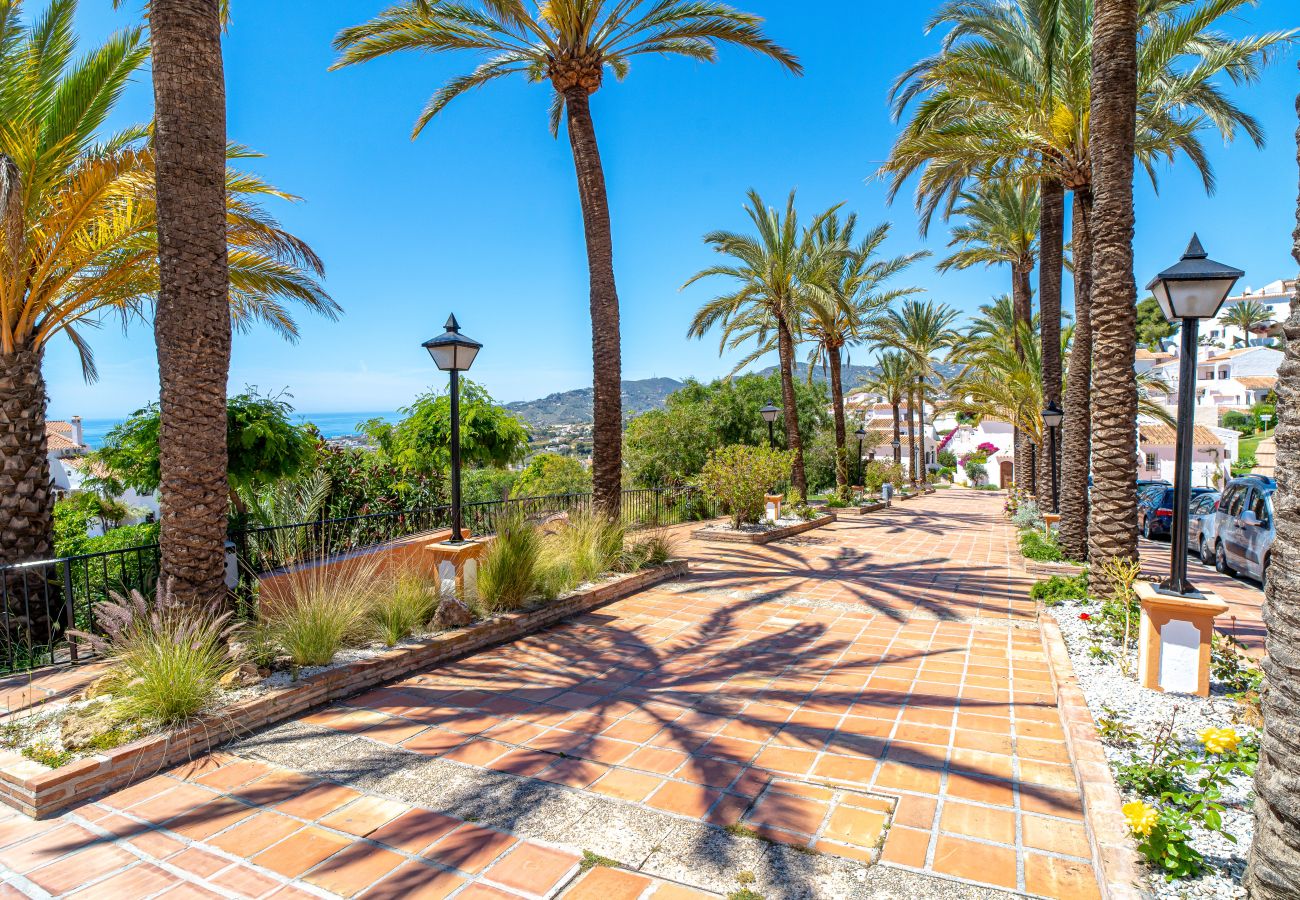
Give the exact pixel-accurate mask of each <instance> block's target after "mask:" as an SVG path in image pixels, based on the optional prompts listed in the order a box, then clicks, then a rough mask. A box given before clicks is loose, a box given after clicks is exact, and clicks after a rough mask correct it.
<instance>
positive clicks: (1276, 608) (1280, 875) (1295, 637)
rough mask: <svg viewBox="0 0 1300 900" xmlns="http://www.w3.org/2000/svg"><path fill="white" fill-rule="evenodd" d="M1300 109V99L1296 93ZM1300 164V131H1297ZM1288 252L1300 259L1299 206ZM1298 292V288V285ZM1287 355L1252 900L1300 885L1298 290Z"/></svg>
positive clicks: (1281, 376)
mask: <svg viewBox="0 0 1300 900" xmlns="http://www.w3.org/2000/svg"><path fill="white" fill-rule="evenodd" d="M1296 113H1297V114H1300V97H1297V98H1296ZM1296 161H1297V162H1298V163H1300V130H1298V131H1297V132H1296ZM1292 255H1293V256H1294V257H1295V261H1296V262H1297V263H1300V206H1297V209H1296V230H1295V233H1294V244H1293V249H1292ZM1297 293H1300V286H1298V287H1297ZM1284 330H1285V333H1286V358H1285V360H1283V362H1282V366H1281V368H1280V369H1279V370H1278V386H1277V393H1278V398H1279V400H1280V405H1279V407H1278V422H1277V424H1278V427H1277V432H1276V436H1277V449H1278V453H1277V463H1278V490H1277V495H1276V496H1275V497H1274V499H1273V503H1274V505H1275V508H1276V509H1277V510H1278V511H1279V515H1278V517H1277V536H1276V538H1275V539H1274V541H1273V557H1272V563H1271V565H1270V566H1269V569H1268V591H1267V597H1266V599H1265V601H1264V627H1265V635H1264V647H1265V650H1266V651H1267V653H1266V655H1265V656H1264V674H1265V677H1266V678H1267V681H1268V690H1267V691H1266V692H1265V693H1264V698H1263V712H1264V740H1263V745H1262V746H1261V748H1260V753H1259V767H1258V768H1257V769H1256V770H1255V794H1256V798H1255V839H1254V842H1253V843H1252V844H1251V846H1250V862H1249V865H1248V866H1247V869H1246V890H1247V891H1249V893H1250V896H1251V897H1253V898H1255V900H1283V898H1289V897H1294V896H1295V895H1296V889H1297V885H1300V605H1298V604H1297V603H1296V597H1298V596H1300V517H1298V516H1297V515H1296V509H1297V499H1298V498H1297V493H1296V492H1297V486H1298V485H1300V422H1297V421H1296V419H1295V416H1294V413H1293V411H1294V410H1295V408H1296V403H1297V401H1298V400H1300V393H1298V392H1300V296H1297V298H1296V299H1295V300H1292V302H1291V316H1290V318H1289V319H1287V321H1286V325H1285V329H1284Z"/></svg>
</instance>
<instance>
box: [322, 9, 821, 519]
mask: <svg viewBox="0 0 1300 900" xmlns="http://www.w3.org/2000/svg"><path fill="white" fill-rule="evenodd" d="M530 6H531V4H528V3H526V2H525V0H480V2H478V3H431V2H429V0H406V2H401V3H398V4H397V5H395V6H392V7H390V8H388V9H387V10H385V11H384V12H382V13H380V14H379V15H378V16H376V17H375V18H374V19H372V20H371V21H370V22H367V23H366V24H364V25H357V26H355V27H352V28H347V29H344V30H343V31H342V32H341V33H340V34H339V35H338V37H337V38H336V39H335V42H334V43H335V47H336V48H337V49H338V50H339V51H340V52H341V54H342V55H341V57H340V58H339V61H338V62H337V63H336V64H335V68H338V67H341V66H348V65H353V64H355V63H361V62H366V61H368V60H372V59H375V58H377V57H380V56H386V55H388V54H390V53H396V52H399V51H404V50H420V51H424V52H431V53H440V52H448V51H455V50H469V51H473V52H476V53H479V54H482V55H484V56H485V57H486V58H485V59H484V60H483V61H482V62H481V63H480V64H479V66H478V67H477V68H475V69H474V70H473V71H472V72H469V73H468V74H465V75H460V76H458V77H456V78H453V79H451V80H450V81H448V82H447V83H446V84H444V85H443V86H442V87H441V88H440V89H439V90H438V91H437V92H436V93H434V95H433V96H432V97H431V98H430V99H429V102H428V104H427V105H426V106H425V107H424V111H423V112H422V113H421V114H420V117H419V118H418V119H417V120H416V125H415V135H418V134H419V133H420V131H421V130H422V129H423V128H424V127H425V125H427V124H428V123H429V121H430V120H431V119H432V118H433V117H434V116H436V115H437V114H438V113H439V112H441V111H442V110H443V109H444V108H446V106H447V104H448V103H450V102H451V101H452V100H454V99H456V98H457V97H459V96H460V95H461V94H464V93H466V92H467V91H470V90H473V89H474V88H477V87H482V86H483V85H485V84H487V83H488V82H490V81H493V80H495V79H497V78H504V77H506V76H516V75H517V76H521V77H523V78H525V79H527V80H528V81H530V82H543V81H549V82H550V84H551V87H552V90H553V93H552V95H551V130H552V133H558V130H559V124H560V120H561V119H563V120H564V121H565V123H566V126H567V128H568V133H569V144H570V148H571V150H572V153H573V164H574V168H575V169H576V171H577V176H578V195H579V199H580V201H581V204H582V219H583V226H584V231H585V235H586V242H587V265H588V269H589V273H590V281H591V295H590V304H591V337H592V367H593V376H592V378H593V388H594V398H593V399H594V421H595V431H594V436H593V443H594V448H593V459H592V485H593V491H594V499H595V502H596V504H597V505H598V506H599V507H601V508H602V509H603V510H604V511H605V512H606V513H607V514H608V515H611V516H615V517H617V515H618V511H619V504H620V501H621V499H622V478H623V471H622V470H623V463H622V447H623V414H622V389H623V388H622V374H621V371H622V349H621V340H620V336H619V310H618V291H617V288H616V286H615V281H614V249H613V237H612V234H611V229H610V214H609V199H608V197H607V195H606V192H605V174H604V170H603V168H602V166H601V159H600V148H599V146H598V145H597V143H596V129H595V125H594V123H593V121H592V116H591V105H590V104H591V101H590V98H591V95H592V94H594V93H596V91H598V90H599V89H600V87H601V84H602V82H603V79H604V75H605V70H606V68H608V69H609V71H611V72H612V73H613V74H614V77H615V78H618V79H620V80H621V79H622V78H624V77H625V76H626V75H627V73H628V70H629V67H630V65H631V60H632V58H633V57H635V56H638V55H646V54H653V55H656V56H665V55H676V56H684V57H686V58H688V59H693V60H698V61H704V62H713V61H714V60H715V59H716V58H717V48H718V46H719V45H721V44H731V45H735V46H739V47H744V48H747V49H749V50H753V51H755V52H757V53H759V54H762V55H764V56H767V57H770V58H772V59H774V60H776V61H777V62H778V63H780V64H781V65H783V66H785V67H786V69H788V70H789V71H791V72H794V73H796V74H798V73H800V72H801V71H802V68H801V66H800V65H799V61H798V60H797V59H796V58H795V57H794V55H793V54H791V53H790V52H789V51H788V50H785V49H784V48H782V47H780V46H779V45H777V44H775V43H773V42H772V41H771V40H769V39H768V38H767V37H766V36H765V35H764V34H763V30H762V28H761V24H762V19H760V18H759V17H758V16H754V15H750V14H748V13H743V12H739V11H737V10H733V9H731V8H730V7H727V6H723V5H722V4H719V3H699V2H694V0H617V2H616V0H549V2H546V3H539V4H537V5H536V7H535V8H534V9H530Z"/></svg>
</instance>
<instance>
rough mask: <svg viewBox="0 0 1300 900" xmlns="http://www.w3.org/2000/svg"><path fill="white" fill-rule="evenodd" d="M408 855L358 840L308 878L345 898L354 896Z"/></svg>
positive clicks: (315, 869)
mask: <svg viewBox="0 0 1300 900" xmlns="http://www.w3.org/2000/svg"><path fill="white" fill-rule="evenodd" d="M405 861H406V860H405V857H403V856H401V855H399V854H397V853H393V852H391V851H389V850H380V849H379V848H378V847H372V846H371V845H370V844H366V843H362V842H357V843H355V844H353V845H352V846H350V847H345V848H344V849H343V850H340V851H339V852H338V853H335V854H334V855H333V856H331V857H330V858H329V859H327V860H325V861H324V862H323V863H321V864H320V865H318V866H316V867H315V868H314V869H312V870H311V871H310V872H308V873H307V874H306V875H304V876H302V877H303V879H304V880H306V881H308V882H310V883H312V884H314V885H316V886H317V887H322V888H325V890H327V891H330V892H332V893H335V894H339V895H340V896H343V897H352V896H355V895H356V894H359V893H361V891H362V890H364V889H365V888H367V887H369V886H370V885H372V884H374V883H375V882H376V881H378V880H379V879H380V878H382V877H384V876H385V875H387V874H388V873H389V872H391V871H393V870H394V869H396V868H397V867H398V866H399V865H401V864H402V863H403V862H405Z"/></svg>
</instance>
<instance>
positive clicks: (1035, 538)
mask: <svg viewBox="0 0 1300 900" xmlns="http://www.w3.org/2000/svg"><path fill="white" fill-rule="evenodd" d="M1020 553H1021V555H1023V556H1024V557H1025V558H1026V559H1033V560H1037V561H1038V562H1061V561H1062V560H1064V559H1065V555H1064V554H1062V553H1061V548H1060V547H1059V546H1058V545H1057V543H1056V535H1055V534H1054V533H1053V532H1050V531H1039V530H1038V529H1037V528H1026V529H1025V530H1024V531H1022V532H1020Z"/></svg>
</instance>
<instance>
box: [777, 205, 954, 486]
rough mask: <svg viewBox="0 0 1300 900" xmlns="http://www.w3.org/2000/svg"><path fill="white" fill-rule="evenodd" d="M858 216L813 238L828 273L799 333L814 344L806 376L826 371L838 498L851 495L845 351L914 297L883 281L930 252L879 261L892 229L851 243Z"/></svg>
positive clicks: (835, 221)
mask: <svg viewBox="0 0 1300 900" xmlns="http://www.w3.org/2000/svg"><path fill="white" fill-rule="evenodd" d="M856 226H857V217H856V216H852V215H850V216H849V217H848V218H847V220H845V221H844V222H841V221H840V219H839V217H838V216H836V215H831V216H829V217H827V219H826V220H825V221H824V222H823V223H822V227H821V229H820V230H819V231H818V233H817V236H816V239H817V241H818V243H819V244H820V245H822V246H823V247H824V248H825V250H824V252H823V254H822V255H823V256H824V257H825V259H826V262H827V265H828V270H827V271H826V272H823V273H821V274H820V275H819V276H817V278H816V279H815V280H814V282H813V284H812V285H811V286H812V288H813V289H812V290H811V291H810V293H809V296H808V302H807V303H806V304H805V305H804V307H803V310H802V315H801V319H802V322H801V329H800V330H801V333H802V335H803V337H804V339H806V340H808V341H810V342H812V345H813V346H812V349H811V350H810V351H809V354H808V377H809V378H812V373H813V370H814V367H815V366H817V365H822V366H823V367H825V368H826V369H827V370H828V373H829V381H830V387H831V406H832V409H833V413H834V419H835V481H836V485H837V487H838V489H839V493H840V496H841V498H842V499H845V500H847V499H848V495H849V457H848V447H847V440H848V429H847V425H846V417H845V413H844V380H843V377H842V367H843V363H844V359H843V356H844V353H845V351H846V350H847V349H848V348H849V347H850V346H852V345H853V344H856V343H859V342H860V341H861V339H862V336H863V334H864V332H865V331H866V330H867V329H868V328H869V323H870V322H871V320H872V319H873V318H874V317H875V316H877V315H878V314H879V313H880V312H881V311H883V310H885V309H886V308H888V306H889V304H890V303H892V302H893V301H894V300H897V299H899V298H901V297H905V296H907V295H909V294H914V293H916V292H917V291H919V290H920V288H916V287H904V288H893V289H887V290H886V289H883V288H882V286H883V284H884V282H886V281H888V280H889V279H890V278H893V277H894V276H895V275H898V274H899V273H901V272H903V271H904V270H905V269H907V268H908V267H909V266H911V265H912V264H913V263H915V262H916V261H917V260H919V259H923V258H925V257H927V256H929V255H930V254H929V251H928V250H922V251H920V252H917V253H907V254H903V255H900V256H895V257H890V258H888V259H880V258H877V257H878V254H879V251H880V247H881V245H883V244H884V242H885V240H886V239H887V238H888V237H889V230H890V225H889V223H887V222H886V223H883V224H881V225H877V226H876V227H875V228H873V229H871V231H869V232H867V233H866V234H865V235H863V237H862V239H861V240H860V241H858V242H857V243H856V244H855V243H854V230H855V228H856Z"/></svg>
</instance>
